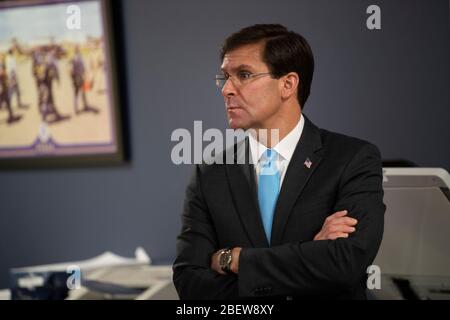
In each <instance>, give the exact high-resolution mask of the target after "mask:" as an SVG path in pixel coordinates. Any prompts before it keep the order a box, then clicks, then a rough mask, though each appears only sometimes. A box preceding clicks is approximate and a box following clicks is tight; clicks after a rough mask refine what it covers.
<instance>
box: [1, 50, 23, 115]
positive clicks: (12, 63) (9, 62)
mask: <svg viewBox="0 0 450 320" xmlns="http://www.w3.org/2000/svg"><path fill="white" fill-rule="evenodd" d="M6 71H7V73H8V78H9V82H10V83H9V100H10V103H11V104H12V100H13V96H14V95H16V99H17V106H18V107H19V108H22V109H23V108H27V107H28V106H27V105H24V104H22V100H21V95H20V87H19V80H18V79H17V64H16V57H15V55H14V50H13V49H9V51H8V54H7V55H6Z"/></svg>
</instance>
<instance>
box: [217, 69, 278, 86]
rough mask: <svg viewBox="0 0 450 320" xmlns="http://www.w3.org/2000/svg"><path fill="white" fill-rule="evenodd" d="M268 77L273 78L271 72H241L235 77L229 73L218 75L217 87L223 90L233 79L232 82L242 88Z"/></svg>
mask: <svg viewBox="0 0 450 320" xmlns="http://www.w3.org/2000/svg"><path fill="white" fill-rule="evenodd" d="M268 75H271V76H272V75H273V74H272V73H271V72H260V73H251V72H246V71H240V72H238V73H237V74H236V75H233V76H232V75H230V74H228V73H225V74H218V75H216V86H217V87H219V88H220V89H222V88H223V87H224V86H225V83H226V82H227V81H228V79H231V81H232V82H233V84H234V85H235V86H236V87H241V86H243V85H245V84H246V83H248V82H249V81H250V80H251V79H253V78H256V77H260V76H268Z"/></svg>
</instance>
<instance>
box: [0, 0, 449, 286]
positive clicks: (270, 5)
mask: <svg viewBox="0 0 450 320" xmlns="http://www.w3.org/2000/svg"><path fill="white" fill-rule="evenodd" d="M371 4H377V5H379V6H380V7H381V23H382V30H378V31H369V30H368V29H367V28H366V18H367V17H368V15H367V14H366V8H367V7H368V6H369V5H371ZM122 8H123V11H122V17H123V21H124V25H123V28H124V43H123V46H124V51H125V54H126V60H125V68H126V77H127V83H126V84H125V85H126V86H127V88H128V97H129V98H128V101H127V103H126V105H125V106H124V108H126V109H127V110H128V113H129V125H130V137H131V138H130V143H131V147H132V159H131V162H130V163H129V164H128V165H125V166H122V167H116V168H84V169H55V170H27V171H18V170H16V171H1V172H0V288H2V287H6V286H8V270H9V268H11V267H18V266H28V265H35V264H43V263H52V262H60V261H68V260H78V259H86V258H89V257H92V256H94V255H97V254H99V253H101V252H103V251H105V250H112V251H114V252H116V253H118V254H121V255H125V256H131V255H132V254H133V251H134V249H135V248H136V247H137V246H143V247H144V248H145V249H146V250H147V252H148V253H149V254H150V256H151V257H152V259H153V261H154V262H155V263H171V262H172V260H173V258H174V255H175V238H176V235H177V233H178V231H179V228H180V219H179V216H180V212H181V208H182V202H183V194H184V189H185V185H186V182H187V179H188V177H189V174H190V171H191V167H190V166H175V165H173V164H172V163H171V160H170V153H171V149H172V147H173V146H174V144H175V143H173V142H171V141H170V135H171V133H172V131H173V130H174V129H175V128H187V129H190V130H192V128H193V121H194V120H203V127H204V128H220V129H225V128H226V118H225V112H224V107H223V102H222V99H221V97H220V94H219V91H218V90H217V89H216V88H215V86H214V81H213V79H214V74H215V73H216V72H217V70H218V66H219V64H220V61H219V60H218V51H219V46H220V44H221V42H222V40H223V39H224V38H225V37H226V36H227V35H229V34H230V33H231V32H233V31H236V30H237V29H240V28H241V27H244V26H247V25H250V24H254V23H274V22H275V23H282V24H285V25H286V26H288V27H289V28H291V29H293V30H295V31H297V32H299V33H301V34H303V35H304V36H305V37H306V38H307V39H308V40H309V42H310V44H311V46H312V48H313V51H314V54H315V59H316V71H315V75H314V80H313V84H312V93H311V97H310V99H309V101H308V103H307V105H306V108H305V113H306V114H307V115H308V116H309V117H310V119H311V120H312V121H314V122H315V123H316V124H317V125H319V126H320V127H323V128H327V129H330V130H334V131H338V132H342V133H345V134H349V135H354V136H357V137H360V138H364V139H367V140H369V141H372V142H373V143H375V144H377V145H378V146H379V148H380V150H381V151H382V154H383V157H384V158H385V159H393V158H405V159H409V160H411V161H414V162H416V163H418V164H419V165H421V166H433V167H444V168H445V169H447V170H450V149H449V145H448V138H449V130H448V122H449V119H450V110H449V107H450V90H449V89H450V77H449V75H450V59H449V57H450V43H449V39H450V32H449V2H448V0H433V1H427V0H422V1H415V0H408V1H406V0H404V1H400V0H396V1H392V0H390V1H380V0H377V1H364V0H352V1H350V0H349V1H325V0H320V1H318V0H314V1H312V0H311V1H299V0H295V1H287V0H285V1H279V0H277V1H259V0H252V1H242V0H239V1H237V0H236V1H209V0H202V1H197V0H196V1H194V0H193V1H173V0H166V1H147V0H146V1H144V0H141V1H139V0H127V1H123V4H122Z"/></svg>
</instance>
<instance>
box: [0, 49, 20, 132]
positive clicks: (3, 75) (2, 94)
mask: <svg viewBox="0 0 450 320" xmlns="http://www.w3.org/2000/svg"><path fill="white" fill-rule="evenodd" d="M3 60H4V59H3V57H2V56H1V55H0V110H1V109H2V108H3V106H5V107H6V110H7V111H8V119H7V120H6V122H7V124H8V125H10V124H12V123H14V122H17V121H19V120H20V119H21V118H22V116H21V115H14V112H13V110H12V107H11V99H10V95H9V79H8V72H7V70H6V65H5V62H4V61H3Z"/></svg>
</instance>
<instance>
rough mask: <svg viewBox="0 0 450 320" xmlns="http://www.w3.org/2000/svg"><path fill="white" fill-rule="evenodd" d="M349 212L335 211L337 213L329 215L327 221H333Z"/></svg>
mask: <svg viewBox="0 0 450 320" xmlns="http://www.w3.org/2000/svg"><path fill="white" fill-rule="evenodd" d="M347 213H348V212H347V210H343V211H338V212H335V213H333V214H332V215H329V216H328V217H327V218H326V219H325V221H326V222H331V221H333V220H334V219H337V218H341V217H344V216H345V215H346V214H347Z"/></svg>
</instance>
